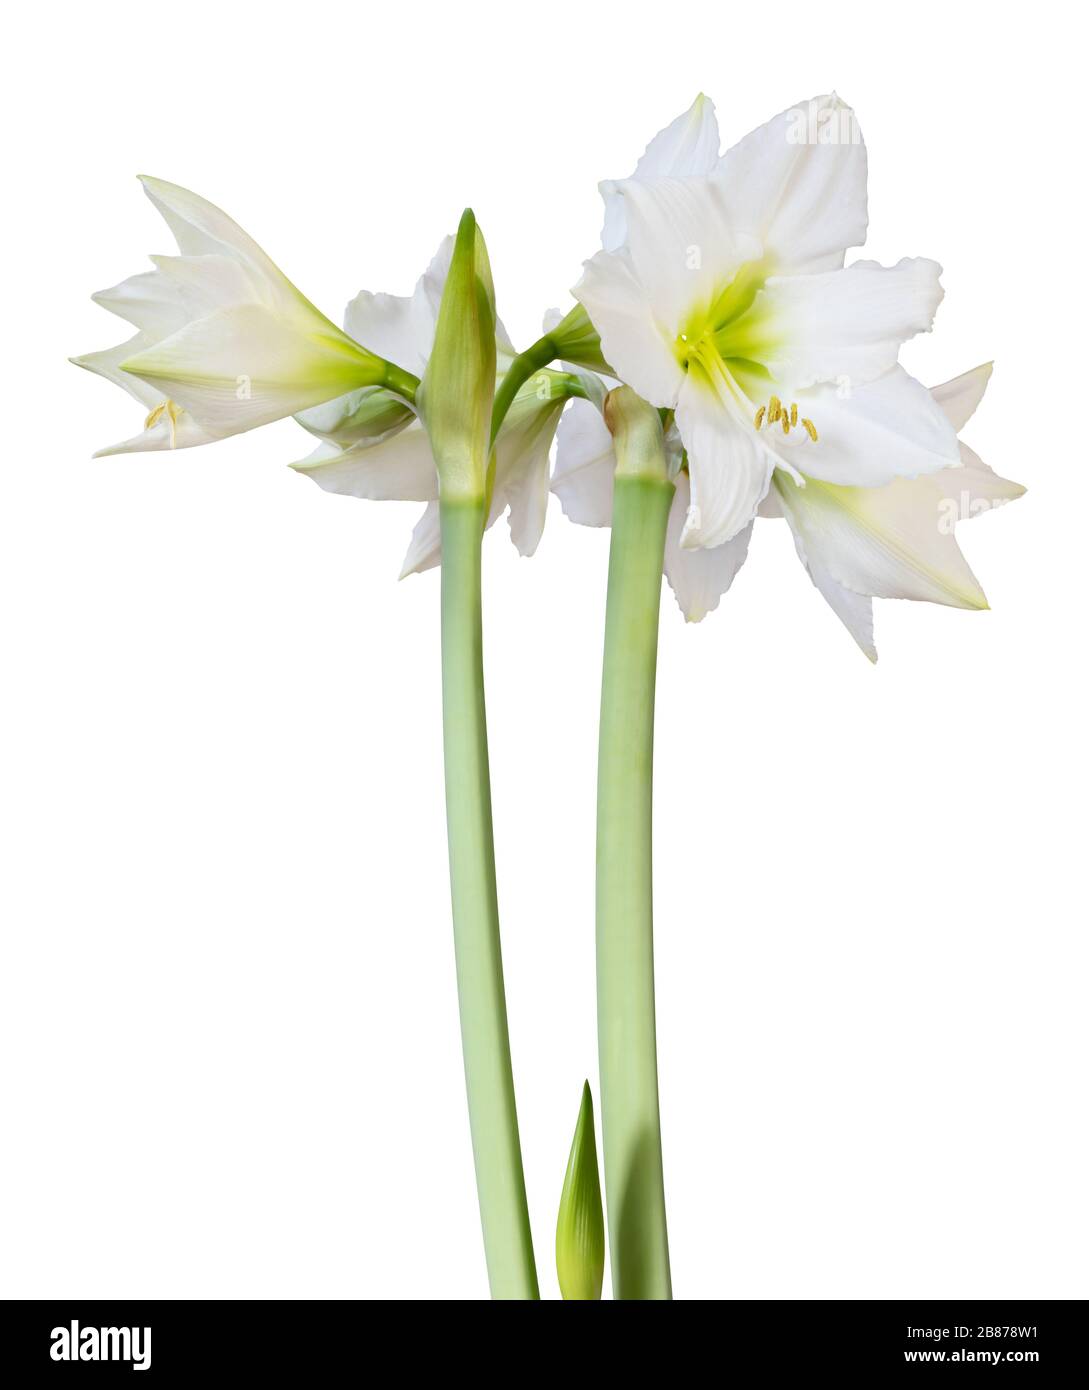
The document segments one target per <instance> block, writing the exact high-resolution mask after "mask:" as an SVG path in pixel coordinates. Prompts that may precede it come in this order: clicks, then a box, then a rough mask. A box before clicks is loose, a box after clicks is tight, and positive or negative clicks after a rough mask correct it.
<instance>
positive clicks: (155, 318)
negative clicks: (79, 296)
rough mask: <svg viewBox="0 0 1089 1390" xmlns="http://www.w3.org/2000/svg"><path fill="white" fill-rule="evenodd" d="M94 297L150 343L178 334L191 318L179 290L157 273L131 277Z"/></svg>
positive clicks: (153, 271)
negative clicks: (143, 335) (141, 333)
mask: <svg viewBox="0 0 1089 1390" xmlns="http://www.w3.org/2000/svg"><path fill="white" fill-rule="evenodd" d="M91 298H92V299H93V300H94V302H95V303H96V304H100V305H101V306H102V308H103V309H108V310H109V311H110V313H111V314H116V315H117V316H118V318H122V319H124V320H125V321H126V322H127V323H131V324H132V325H133V326H134V327H136V328H138V329H140V331H141V332H143V333H145V334H146V335H147V336H148V338H149V341H154V340H155V339H157V338H165V337H168V336H169V335H170V334H171V333H176V332H177V331H178V329H179V328H181V327H183V325H184V324H186V323H187V322H188V320H189V318H190V315H189V314H188V313H187V312H186V309H185V306H184V304H183V302H182V299H181V296H180V294H179V292H178V291H177V289H176V288H175V287H174V285H173V284H171V282H170V281H169V280H167V279H166V278H165V276H163V275H162V274H161V273H160V272H159V271H155V270H146V271H144V272H143V273H142V274H140V275H130V276H129V278H128V279H127V280H122V281H121V283H120V284H119V285H114V286H112V287H111V288H110V289H108V290H98V291H96V292H95V293H94V294H93V295H91Z"/></svg>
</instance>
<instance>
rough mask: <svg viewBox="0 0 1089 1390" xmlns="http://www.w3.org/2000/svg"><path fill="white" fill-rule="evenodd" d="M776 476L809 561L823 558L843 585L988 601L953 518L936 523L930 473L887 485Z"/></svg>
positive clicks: (885, 594)
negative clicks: (834, 483) (958, 539)
mask: <svg viewBox="0 0 1089 1390" xmlns="http://www.w3.org/2000/svg"><path fill="white" fill-rule="evenodd" d="M775 481H776V487H777V489H778V492H779V497H780V500H781V501H782V504H783V510H784V511H785V513H786V516H787V520H788V521H789V522H790V525H791V528H792V530H793V531H794V532H795V534H796V535H798V536H800V537H801V541H802V545H803V547H804V551H805V555H806V556H807V557H808V560H809V563H810V565H811V566H814V565H822V566H823V567H824V568H825V569H826V570H827V571H828V573H829V574H830V575H831V577H832V578H833V579H835V580H836V582H837V583H839V584H842V585H843V586H844V587H845V588H848V589H850V590H852V591H853V592H855V593H857V594H864V595H865V594H868V595H871V596H872V597H874V598H908V599H918V600H924V601H926V602H929V603H942V604H947V605H949V606H951V607H954V608H986V607H987V600H986V598H985V597H984V594H983V590H982V589H981V588H980V587H979V583H978V581H977V580H976V577H975V575H973V573H972V571H971V570H970V569H969V568H968V564H967V561H966V560H965V559H964V556H963V555H962V554H961V551H960V547H959V546H958V545H957V543H956V540H955V539H954V537H953V526H952V525H949V524H945V525H943V524H942V512H941V506H940V503H941V489H940V488H939V486H938V485H937V484H936V483H935V481H934V480H933V479H932V478H919V479H904V478H898V479H896V480H895V481H894V482H891V483H889V484H888V485H887V486H886V487H834V486H832V485H830V484H828V483H822V482H820V481H818V480H817V479H814V478H810V479H808V480H807V482H806V485H805V486H804V487H798V486H797V484H795V483H794V482H793V481H791V480H790V479H789V478H784V477H783V475H782V474H776V480H775Z"/></svg>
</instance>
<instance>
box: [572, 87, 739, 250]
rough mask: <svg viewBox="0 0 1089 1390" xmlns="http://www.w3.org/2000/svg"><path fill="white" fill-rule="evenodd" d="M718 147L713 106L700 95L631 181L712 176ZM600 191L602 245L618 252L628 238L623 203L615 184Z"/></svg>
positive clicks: (662, 136) (641, 162)
mask: <svg viewBox="0 0 1089 1390" xmlns="http://www.w3.org/2000/svg"><path fill="white" fill-rule="evenodd" d="M718 146H719V134H718V121H717V120H716V119H715V107H714V103H713V102H712V101H711V100H710V98H709V97H705V96H704V95H703V93H702V92H701V93H700V95H699V96H698V97H697V98H696V100H695V101H694V102H693V103H692V105H691V106H690V107H689V108H688V110H687V111H685V112H684V113H683V114H682V115H680V116H678V117H677V119H676V120H675V121H672V122H670V124H669V125H667V126H666V128H665V129H664V130H660V131H659V132H658V134H657V135H656V136H655V137H654V139H653V140H652V141H651V142H650V144H649V145H648V146H647V148H646V150H645V151H644V152H643V155H642V157H641V158H640V160H639V163H638V164H637V165H636V166H635V171H634V173H633V174H632V175H631V177H632V178H635V179H657V178H687V177H693V176H697V177H698V176H700V175H704V174H710V173H711V172H712V170H713V169H714V168H715V166H716V164H717V163H718ZM599 187H600V189H601V196H602V197H603V198H604V200H605V226H604V228H603V230H602V233H601V244H602V246H603V247H604V248H605V250H606V251H615V250H617V249H619V247H621V246H622V245H623V244H624V239H625V237H626V235H627V219H626V217H625V213H624V201H623V198H622V197H621V195H620V194H619V193H618V192H617V187H616V180H612V179H610V180H607V181H606V182H604V183H602V184H600V185H599Z"/></svg>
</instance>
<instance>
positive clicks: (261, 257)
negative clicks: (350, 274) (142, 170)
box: [140, 177, 317, 314]
mask: <svg viewBox="0 0 1089 1390" xmlns="http://www.w3.org/2000/svg"><path fill="white" fill-rule="evenodd" d="M140 182H141V183H142V184H143V186H144V192H145V193H146V194H147V196H148V197H149V198H150V199H151V201H152V202H153V203H154V204H155V206H156V207H157V208H158V210H159V212H160V213H162V215H163V218H164V219H165V220H166V223H167V225H168V226H169V227H170V230H171V231H172V232H173V233H174V237H175V240H176V241H177V243H178V247H179V249H180V250H181V252H182V255H183V256H228V257H230V258H232V259H234V260H239V261H242V262H243V263H244V264H245V265H246V266H248V267H249V268H250V270H251V271H252V272H253V273H254V274H255V276H256V277H257V279H259V280H260V281H261V282H262V284H263V286H264V289H265V293H266V295H267V297H268V299H269V302H270V304H272V303H274V304H275V306H276V307H277V308H278V309H279V310H280V312H285V313H292V312H298V311H300V309H301V310H302V311H306V310H310V311H311V312H313V313H315V314H316V313H317V310H315V309H314V308H313V306H312V305H311V304H310V303H309V301H308V300H306V299H305V298H304V297H303V296H302V295H301V294H300V293H299V291H298V290H297V289H296V288H295V286H294V285H293V284H292V283H291V281H290V280H289V279H288V278H287V276H286V275H284V273H283V271H282V270H280V268H279V267H278V266H277V265H276V264H275V262H274V261H273V260H272V259H271V258H270V257H269V256H267V255H266V254H265V252H264V251H262V250H261V248H260V246H258V244H257V243H256V242H255V241H254V240H253V238H252V237H251V236H249V235H247V233H246V232H244V231H243V230H242V228H241V227H240V226H239V225H238V223H237V222H235V221H233V220H232V219H231V218H230V217H228V216H227V214H226V213H225V212H223V211H222V209H221V208H217V207H216V206H215V204H214V203H209V202H208V201H207V200H206V199H204V198H201V197H199V196H198V195H197V194H196V193H193V192H191V191H190V190H189V189H188V188H182V187H180V185H178V184H176V183H167V182H166V181H165V180H163V179H153V178H147V177H142V178H141V180H140Z"/></svg>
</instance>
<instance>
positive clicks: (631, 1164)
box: [597, 474, 674, 1299]
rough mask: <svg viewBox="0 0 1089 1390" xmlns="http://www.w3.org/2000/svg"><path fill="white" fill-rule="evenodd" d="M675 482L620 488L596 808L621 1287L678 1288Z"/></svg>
mask: <svg viewBox="0 0 1089 1390" xmlns="http://www.w3.org/2000/svg"><path fill="white" fill-rule="evenodd" d="M673 492H674V488H673V484H672V483H671V482H668V481H666V480H665V478H664V477H661V478H652V477H646V476H629V477H624V476H621V475H619V474H618V475H617V478H616V481H615V484H614V491H613V529H612V547H611V550H610V552H609V595H608V604H607V608H606V617H605V662H604V670H603V675H602V686H601V733H600V743H599V751H598V812H597V1002H598V1049H599V1061H600V1067H601V1124H602V1134H603V1139H604V1151H605V1194H606V1202H607V1207H608V1215H609V1250H610V1257H611V1261H612V1274H613V1296H614V1297H615V1298H619V1299H668V1298H670V1297H672V1291H671V1285H670V1276H669V1247H668V1243H667V1237H666V1213H665V1190H664V1184H663V1179H662V1139H661V1127H660V1122H659V1118H658V1064H657V1055H656V1049H655V1031H654V939H653V916H652V901H651V782H652V777H651V773H652V763H653V755H654V679H655V669H656V664H657V654H658V610H659V605H660V601H661V592H662V559H663V555H664V551H665V535H666V523H667V521H668V518H669V508H670V503H671V501H672V499H673Z"/></svg>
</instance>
